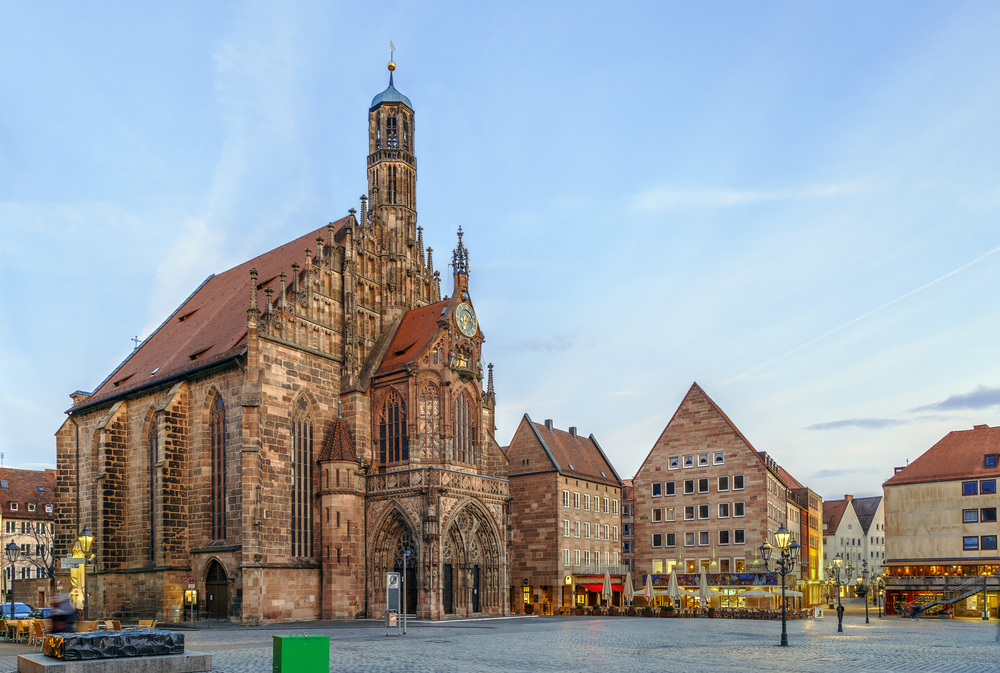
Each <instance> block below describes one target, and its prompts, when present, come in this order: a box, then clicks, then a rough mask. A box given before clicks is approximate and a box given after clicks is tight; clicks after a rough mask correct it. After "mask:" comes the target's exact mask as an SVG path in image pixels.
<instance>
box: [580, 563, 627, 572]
mask: <svg viewBox="0 0 1000 673" xmlns="http://www.w3.org/2000/svg"><path fill="white" fill-rule="evenodd" d="M605 572H607V573H610V574H611V575H625V574H626V573H628V572H629V567H628V566H625V565H603V564H600V563H593V564H590V565H578V566H573V574H574V575H603V574H604V573H605Z"/></svg>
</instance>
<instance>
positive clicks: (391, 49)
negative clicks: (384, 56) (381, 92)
mask: <svg viewBox="0 0 1000 673" xmlns="http://www.w3.org/2000/svg"><path fill="white" fill-rule="evenodd" d="M395 51H396V45H394V44H393V43H392V40H389V72H392V71H393V70H395V69H396V64H395V63H393V61H392V55H393V52H395Z"/></svg>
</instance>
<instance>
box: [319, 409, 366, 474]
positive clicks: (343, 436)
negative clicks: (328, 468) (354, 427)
mask: <svg viewBox="0 0 1000 673" xmlns="http://www.w3.org/2000/svg"><path fill="white" fill-rule="evenodd" d="M319 459H320V460H348V461H351V462H353V463H356V462H358V455H357V454H356V453H355V452H354V442H353V441H351V431H350V430H348V428H347V422H346V421H344V419H343V418H339V417H338V418H337V419H335V420H334V421H333V423H331V424H330V431H329V432H328V433H327V434H326V441H325V442H324V443H323V451H322V453H320V458H319Z"/></svg>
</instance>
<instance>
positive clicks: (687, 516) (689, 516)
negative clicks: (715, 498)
mask: <svg viewBox="0 0 1000 673" xmlns="http://www.w3.org/2000/svg"><path fill="white" fill-rule="evenodd" d="M684 520H685V521H694V505H685V506H684Z"/></svg>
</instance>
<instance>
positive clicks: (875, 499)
mask: <svg viewBox="0 0 1000 673" xmlns="http://www.w3.org/2000/svg"><path fill="white" fill-rule="evenodd" d="M880 502H882V496H880V495H876V496H872V497H871V498H854V500H852V501H851V505H852V506H853V507H854V513H855V514H856V515H857V516H858V521H860V522H861V529H862V530H864V531H865V533H867V532H868V528H869V526H871V525H872V520H873V519H874V518H875V512H877V511H878V506H879V503H880Z"/></svg>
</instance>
